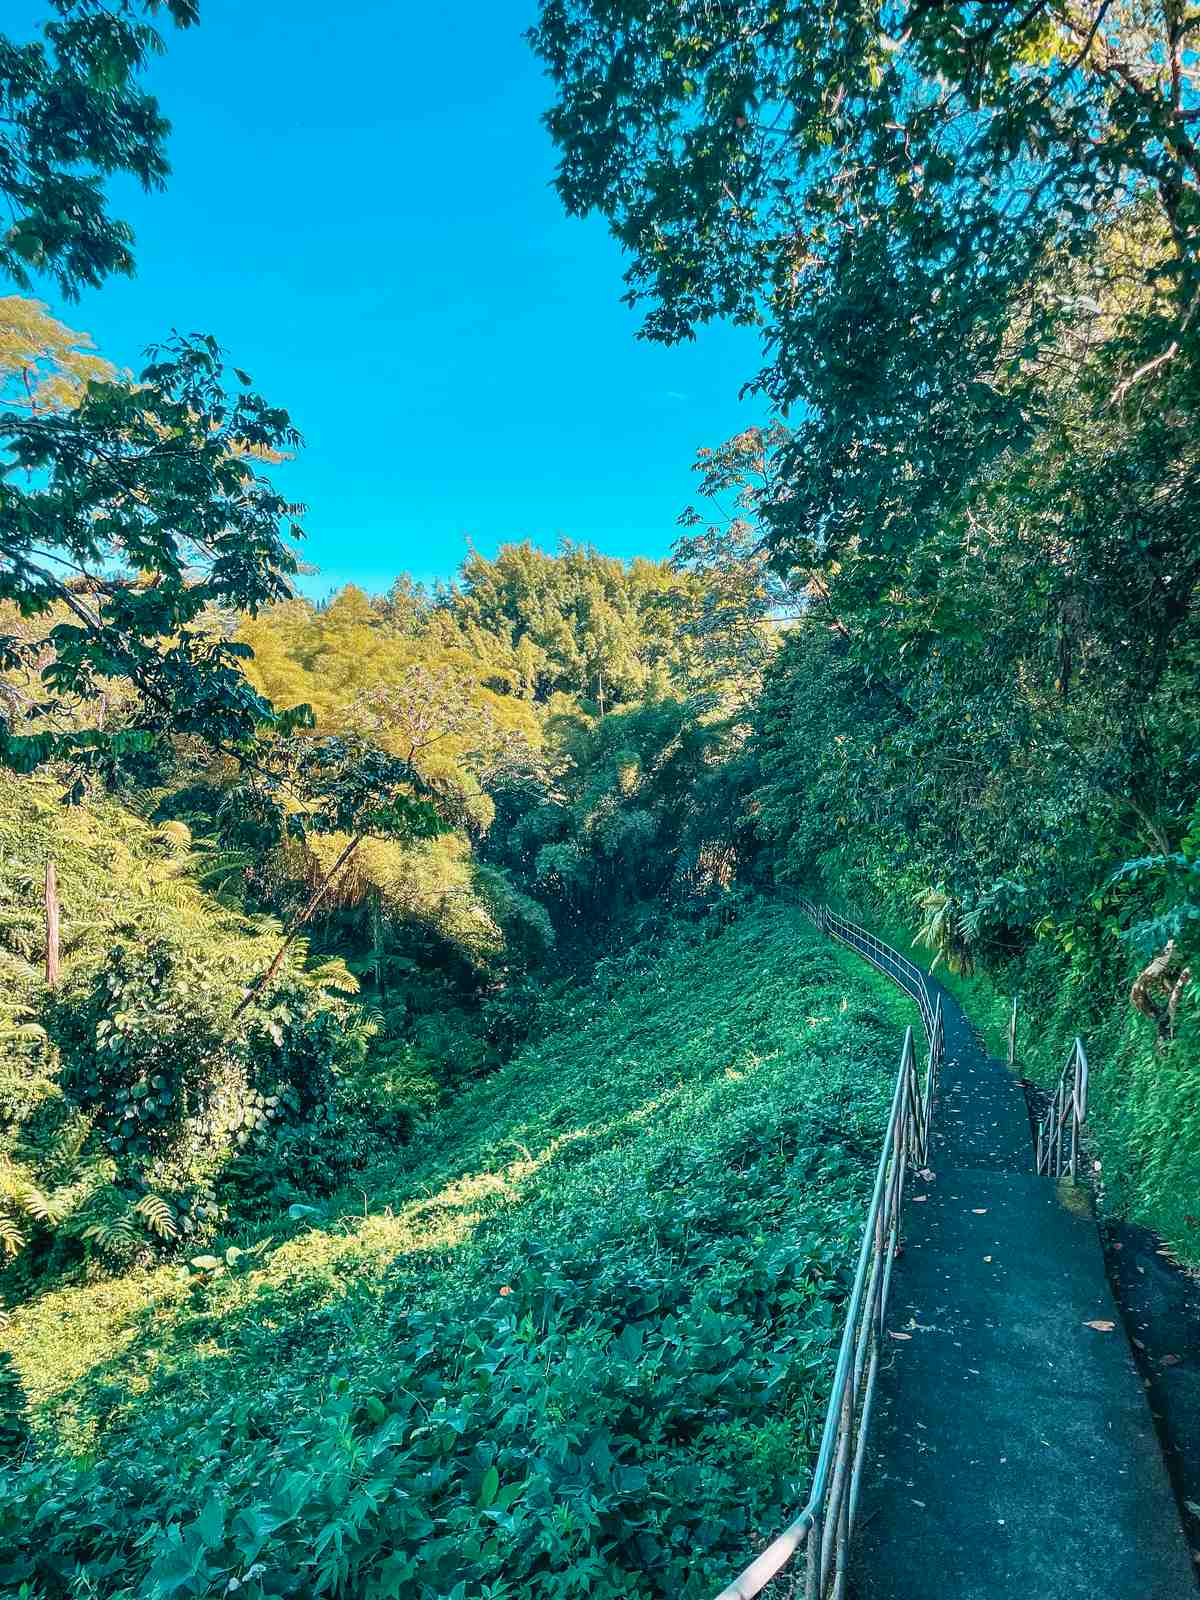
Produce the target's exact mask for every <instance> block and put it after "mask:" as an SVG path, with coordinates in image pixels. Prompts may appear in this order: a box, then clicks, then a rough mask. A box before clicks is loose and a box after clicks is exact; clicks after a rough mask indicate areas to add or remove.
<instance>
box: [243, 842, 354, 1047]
mask: <svg viewBox="0 0 1200 1600" xmlns="http://www.w3.org/2000/svg"><path fill="white" fill-rule="evenodd" d="M365 838H366V834H365V833H358V834H355V836H354V838H353V839H351V841H350V843H349V844H348V845H347V846H346V848H345V849H344V850H343V851H342V853H341V855H340V856H339V857H338V858H337V860H336V861H335V862H334V863H333V865H332V867H330V869H329V871H328V872H327V873H326V874H325V877H324V879H323V881H322V882H321V884H320V885H319V886H318V888H317V889H316V891H315V892H314V893H313V896H312V898H311V899H310V900H309V902H308V904H307V905H306V906H305V907H304V910H303V911H301V913H300V915H299V916H298V917H297V918H296V920H295V921H294V922H293V923H292V925H291V927H290V928H289V929H288V935H287V938H286V939H285V940H284V941H283V943H282V944H281V945H280V946H279V949H278V950H276V952H275V956H274V959H273V960H272V962H271V965H270V966H269V967H268V968H267V970H266V971H265V972H263V973H261V974H260V975H259V976H258V977H257V978H255V980H254V982H253V983H252V984H251V985H250V987H249V988H248V989H247V990H246V992H245V994H244V995H243V996H242V998H241V1000H240V1001H239V1002H238V1007H237V1010H236V1011H235V1012H234V1013H233V1021H234V1022H236V1021H237V1019H238V1018H239V1017H240V1016H241V1014H242V1012H243V1011H245V1009H246V1007H247V1006H248V1005H249V1004H250V1002H251V1001H252V1000H255V999H257V998H258V996H259V995H260V994H261V993H262V992H263V990H264V989H265V988H266V986H267V985H268V984H269V983H270V981H271V979H272V978H273V977H274V976H275V974H276V973H277V972H278V971H279V968H280V967H281V966H282V964H283V958H284V956H285V955H287V953H288V950H289V949H290V948H291V945H292V943H293V941H294V940H295V938H296V935H297V934H298V933H299V932H300V930H301V928H303V927H304V925H305V923H306V922H307V921H308V920H309V918H310V917H311V916H312V914H313V912H314V911H316V910H317V909H318V908H319V906H320V904H321V902H322V900H324V898H325V896H326V895H327V894H328V893H329V891H330V889H332V887H333V880H334V879H335V878H336V877H337V875H338V873H339V872H340V871H341V870H342V868H343V867H344V866H345V865H346V863H347V861H349V859H350V857H351V856H352V855H353V854H354V852H355V851H356V850H357V849H358V847H359V845H360V844H361V843H362V842H363V840H364V839H365Z"/></svg>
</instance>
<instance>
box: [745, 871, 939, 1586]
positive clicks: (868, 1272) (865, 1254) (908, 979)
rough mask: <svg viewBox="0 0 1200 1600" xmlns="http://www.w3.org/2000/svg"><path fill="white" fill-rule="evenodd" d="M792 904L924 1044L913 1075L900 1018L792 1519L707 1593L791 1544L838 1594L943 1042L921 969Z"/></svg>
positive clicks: (767, 1575)
mask: <svg viewBox="0 0 1200 1600" xmlns="http://www.w3.org/2000/svg"><path fill="white" fill-rule="evenodd" d="M800 908H801V910H802V911H803V912H804V913H805V915H806V916H808V917H809V918H811V920H812V921H813V922H814V923H815V924H816V926H817V928H818V929H819V930H820V931H821V932H823V933H826V934H828V935H829V936H830V937H831V938H834V939H837V940H838V941H839V942H840V943H842V944H845V945H848V946H849V947H850V948H851V949H853V950H856V951H857V952H858V953H859V954H860V955H862V956H863V957H864V958H865V959H866V960H868V961H870V962H871V964H872V966H875V967H877V968H878V969H879V971H880V972H882V973H884V974H885V975H886V976H887V977H889V978H891V979H892V981H893V982H894V983H896V984H898V985H899V986H900V988H902V989H903V990H904V991H905V992H906V993H907V994H909V995H911V996H912V998H913V999H914V1000H916V1002H917V1005H918V1008H919V1009H920V1012H921V1021H922V1023H923V1024H924V1026H925V1031H926V1035H927V1038H928V1041H929V1054H928V1058H927V1061H926V1067H925V1075H924V1083H923V1084H922V1082H921V1078H920V1074H919V1072H918V1069H917V1057H916V1051H915V1048H914V1046H913V1031H912V1029H911V1028H906V1029H905V1030H904V1043H903V1045H902V1047H901V1050H900V1068H899V1071H898V1072H897V1074H896V1086H895V1088H894V1090H893V1091H892V1105H891V1112H890V1114H889V1116H888V1124H887V1132H886V1133H885V1135H884V1139H883V1148H882V1150H881V1151H880V1155H879V1165H878V1168H877V1169H876V1173H875V1187H874V1189H873V1190H872V1193H871V1203H870V1205H869V1206H868V1208H867V1216H866V1221H865V1223H864V1226H863V1236H862V1244H861V1246H860V1248H859V1253H858V1270H857V1271H856V1273H855V1275H854V1287H853V1289H852V1290H851V1291H850V1302H849V1305H848V1306H847V1309H846V1324H845V1328H844V1329H843V1332H842V1341H841V1345H840V1346H839V1349H838V1358H837V1366H836V1367H835V1369H834V1374H833V1389H832V1392H831V1394H830V1397H829V1407H828V1410H827V1411H826V1413H825V1427H824V1429H823V1431H822V1434H821V1444H820V1448H819V1450H818V1452H817V1464H816V1468H815V1470H814V1472H813V1481H812V1489H811V1491H810V1493H809V1496H808V1500H807V1502H806V1504H805V1506H804V1509H803V1510H802V1511H801V1512H800V1515H799V1516H798V1517H797V1518H796V1520H795V1521H794V1522H793V1523H792V1524H791V1525H790V1526H789V1527H788V1528H786V1529H785V1530H784V1531H783V1533H781V1534H780V1535H779V1537H778V1538H777V1539H775V1540H773V1541H772V1543H771V1544H769V1545H768V1546H767V1548H766V1549H765V1550H764V1551H763V1552H762V1553H761V1555H758V1556H756V1557H755V1559H754V1560H753V1561H752V1562H751V1563H750V1565H749V1566H748V1567H746V1568H745V1569H744V1570H743V1571H742V1572H741V1573H739V1575H738V1576H737V1577H736V1578H735V1579H734V1581H733V1582H732V1583H731V1584H729V1586H728V1587H727V1588H725V1589H723V1590H722V1591H721V1593H720V1595H719V1596H718V1597H717V1600H751V1597H752V1596H754V1595H756V1594H759V1593H760V1592H761V1591H762V1590H763V1589H764V1588H765V1587H766V1585H767V1584H768V1583H770V1581H771V1579H772V1578H774V1577H775V1576H776V1575H777V1573H779V1572H780V1571H781V1570H782V1569H783V1567H784V1566H785V1565H786V1564H787V1562H788V1561H789V1560H790V1559H791V1558H792V1556H793V1555H794V1554H795V1553H796V1551H797V1550H798V1549H799V1548H800V1547H801V1545H804V1546H805V1547H806V1550H807V1558H808V1559H807V1570H806V1574H805V1583H804V1596H805V1600H827V1597H830V1600H843V1597H844V1596H845V1593H846V1581H847V1563H848V1559H849V1549H850V1540H851V1537H852V1535H853V1532H854V1524H855V1519H856V1515H857V1511H858V1500H859V1491H860V1489H861V1487H862V1473H863V1466H864V1463H865V1459H866V1443H867V1430H868V1427H869V1424H870V1420H871V1408H872V1406H873V1404H874V1400H875V1382H876V1378H877V1375H878V1371H879V1359H880V1353H881V1350H882V1346H883V1339H884V1335H885V1332H886V1330H885V1328H884V1317H885V1314H886V1311H887V1303H888V1294H889V1291H890V1289H891V1281H892V1264H893V1262H894V1261H895V1258H896V1253H897V1250H896V1247H897V1245H898V1243H899V1238H900V1212H901V1208H902V1206H903V1204H904V1185H905V1180H906V1178H907V1176H908V1172H909V1169H910V1168H911V1167H923V1166H924V1165H925V1161H926V1157H927V1154H928V1149H929V1127H930V1119H931V1114H932V1110H933V1101H934V1095H935V1093H936V1090H937V1074H938V1068H939V1066H940V1064H941V1059H942V1050H943V1044H944V1035H943V1028H942V1004H941V1000H940V998H939V999H938V1001H937V1003H936V1005H935V1006H933V1007H932V1008H931V1007H930V997H929V991H928V988H927V986H926V984H925V975H924V973H922V972H921V970H920V968H919V967H916V966H914V965H913V963H912V962H911V961H908V960H907V959H906V958H905V957H904V956H902V955H901V954H900V952H899V951H898V950H893V949H892V948H891V946H890V945H885V944H882V943H881V942H880V941H879V940H878V939H876V938H875V936H874V935H873V934H871V933H868V932H867V930H866V929H865V928H860V927H859V926H858V924H857V923H852V922H848V921H847V920H846V919H845V918H844V917H840V916H838V915H837V914H836V913H835V912H831V911H830V910H829V909H828V907H826V906H818V905H815V904H814V903H813V902H812V901H808V900H801V902H800Z"/></svg>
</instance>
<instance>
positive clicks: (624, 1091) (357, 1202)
mask: <svg viewBox="0 0 1200 1600" xmlns="http://www.w3.org/2000/svg"><path fill="white" fill-rule="evenodd" d="M902 1020H907V1003H906V1002H904V1001H903V1000H902V999H901V997H899V996H898V995H896V994H894V993H893V992H892V991H890V990H889V989H887V988H886V986H885V985H883V983H882V981H881V980H875V979H874V978H873V977H869V976H865V975H864V973H863V971H862V969H861V967H860V966H858V965H856V964H855V963H854V961H853V958H852V957H850V956H848V955H846V954H844V953H842V952H838V951H835V950H834V949H832V948H831V947H830V946H828V945H827V944H825V943H823V942H821V941H819V940H818V938H817V936H816V935H815V934H814V933H813V932H812V930H811V929H809V928H808V926H807V924H805V922H804V921H803V919H802V918H801V917H800V916H799V915H798V913H796V912H795V911H794V910H792V909H790V908H787V907H784V906H779V905H776V906H760V907H758V908H755V909H753V910H751V911H750V912H749V913H748V914H746V915H745V916H744V917H742V918H741V919H740V920H735V921H732V922H730V923H728V924H727V925H725V926H722V924H721V921H720V919H717V918H707V919H702V920H701V921H699V922H698V923H695V924H693V925H690V926H686V927H684V928H682V929H678V930H676V931H674V932H673V933H672V935H671V937H670V938H669V939H668V940H667V941H666V942H665V943H664V944H663V945H662V947H661V948H658V949H655V948H653V947H648V946H643V947H635V948H633V949H631V950H630V951H628V952H627V953H626V954H625V955H623V956H620V957H616V958H612V959H611V960H609V961H607V962H604V963H602V964H601V966H600V968H599V969H598V970H597V973H596V975H595V981H594V982H593V983H592V984H591V985H589V986H587V987H579V988H577V989H576V990H575V991H574V992H573V993H572V995H571V997H570V999H569V1001H567V1002H565V1003H564V1004H563V1005H562V1007H561V1015H560V1016H559V1018H558V1024H557V1026H555V1027H553V1028H552V1029H550V1030H549V1031H547V1032H546V1033H545V1034H544V1036H543V1037H542V1038H541V1039H540V1040H539V1041H538V1042H536V1043H534V1044H532V1045H530V1046H529V1047H527V1048H526V1049H525V1050H524V1051H523V1052H521V1053H519V1054H518V1055H517V1056H516V1057H514V1059H513V1060H512V1061H511V1062H510V1063H509V1064H508V1065H507V1066H506V1067H505V1068H504V1069H503V1070H502V1071H500V1072H499V1073H497V1074H494V1075H493V1076H491V1077H489V1078H487V1079H485V1080H484V1081H482V1082H481V1083H479V1084H477V1085H476V1086H475V1087H473V1088H471V1089H469V1090H468V1091H467V1092H465V1093H464V1094H462V1095H461V1096H460V1097H459V1098H457V1099H456V1100H455V1101H454V1102H453V1104H452V1105H450V1106H449V1107H447V1108H446V1109H445V1110H444V1111H443V1112H441V1113H439V1114H438V1115H436V1116H435V1117H433V1118H432V1119H431V1120H430V1121H429V1122H428V1123H427V1124H426V1125H425V1126H423V1127H422V1128H421V1129H420V1130H419V1131H418V1133H417V1136H416V1137H415V1138H414V1140H413V1142H412V1144H411V1145H410V1146H408V1147H407V1149H406V1150H405V1152H404V1153H403V1155H402V1156H399V1157H392V1158H391V1159H389V1160H387V1161H385V1162H381V1163H380V1164H379V1165H378V1166H376V1167H374V1168H368V1169H367V1170H365V1171H364V1172H363V1173H362V1174H361V1176H360V1177H359V1178H358V1179H357V1180H356V1182H355V1184H354V1186H353V1188H348V1189H346V1190H345V1191H344V1192H342V1193H340V1194H338V1195H335V1196H333V1197H332V1198H330V1199H329V1200H328V1201H326V1202H314V1203H313V1204H311V1205H305V1204H297V1205H294V1206H293V1207H292V1208H290V1212H289V1213H288V1214H282V1215H280V1216H277V1217H275V1218H273V1219H272V1221H271V1223H270V1225H269V1228H263V1229H258V1230H252V1229H244V1230H243V1231H242V1232H240V1233H239V1234H237V1235H236V1236H231V1237H229V1238H228V1239H222V1240H221V1241H219V1244H218V1245H217V1246H214V1250H213V1254H212V1256H211V1257H208V1258H207V1259H205V1260H204V1261H201V1262H198V1263H193V1264H192V1266H191V1267H189V1268H184V1269H182V1270H181V1269H179V1268H172V1267H160V1268H157V1269H154V1270H151V1271H141V1272H134V1273H131V1274H129V1275H127V1276H125V1277H124V1278H121V1279H119V1280H116V1281H113V1282H110V1283H109V1284H107V1285H81V1284H78V1285H72V1286H64V1287H60V1288H57V1289H50V1290H47V1292H45V1293H44V1294H43V1295H41V1296H40V1297H38V1298H36V1299H34V1300H32V1301H30V1302H29V1303H27V1304H25V1305H23V1306H21V1307H20V1308H19V1309H18V1310H17V1311H16V1312H15V1314H14V1315H13V1318H12V1321H11V1323H10V1326H9V1327H8V1329H7V1330H6V1331H5V1333H4V1335H3V1348H4V1352H5V1360H6V1363H7V1364H8V1368H9V1371H10V1372H11V1374H12V1375H13V1376H14V1378H15V1380H16V1382H17V1383H18V1384H19V1387H20V1392H21V1393H23V1395H24V1397H25V1404H24V1408H23V1409H22V1410H21V1411H20V1412H19V1413H17V1414H15V1415H12V1416H10V1417H9V1419H8V1431H9V1433H10V1435H13V1436H19V1437H20V1438H21V1439H22V1442H21V1443H20V1445H19V1446H18V1448H17V1450H16V1451H15V1453H14V1455H13V1457H12V1458H11V1461H10V1465H9V1467H8V1469H7V1471H6V1473H5V1475H4V1479H3V1487H2V1489H0V1548H2V1549H3V1550H4V1552H5V1555H4V1559H3V1563H2V1564H0V1575H2V1577H0V1581H2V1582H3V1584H4V1585H5V1587H6V1588H7V1589H9V1590H16V1589H17V1588H18V1587H19V1586H21V1585H27V1586H28V1588H27V1591H26V1592H28V1593H36V1594H39V1595H44V1596H46V1597H47V1600H49V1597H52V1596H59V1595H67V1594H75V1593H79V1592H82V1591H86V1592H88V1593H92V1594H96V1595H106V1596H114V1597H116V1596H132V1595H139V1596H147V1597H149V1596H169V1595H181V1596H182V1595H202V1594H216V1593H226V1592H230V1590H231V1586H234V1587H237V1588H238V1590H239V1592H240V1591H241V1590H246V1591H248V1592H250V1593H252V1594H255V1595H267V1594H271V1595H285V1594H286V1595H316V1594H335V1593H354V1594H362V1595H376V1594H378V1595H384V1594H394V1593H398V1592H403V1593H409V1594H413V1595H419V1596H427V1597H430V1600H432V1597H433V1596H435V1595H439V1596H442V1595H456V1596H460V1597H461V1596H465V1595H466V1594H473V1595H475V1594H480V1595H488V1596H495V1597H499V1596H505V1595H510V1594H518V1593H519V1594H529V1595H542V1594H544V1595H566V1594H573V1593H580V1594H582V1593H588V1594H594V1595H611V1596H616V1595H633V1594H636V1595H646V1596H651V1595H668V1594H670V1595H700V1594H703V1593H706V1592H708V1590H709V1589H711V1588H712V1586H713V1583H714V1581H715V1580H716V1579H717V1578H718V1577H719V1576H720V1575H721V1574H722V1573H723V1572H725V1571H727V1570H728V1568H729V1566H730V1565H731V1564H732V1563H735V1562H736V1561H738V1560H739V1559H740V1558H741V1557H742V1556H743V1555H744V1554H745V1552H746V1551H747V1550H748V1549H750V1548H751V1547H752V1545H753V1543H754V1541H755V1539H756V1538H757V1537H758V1536H759V1535H761V1534H763V1533H765V1532H768V1531H770V1530H773V1529H774V1528H775V1527H776V1526H777V1524H778V1523H779V1521H780V1519H781V1518H782V1517H783V1516H784V1515H785V1514H786V1513H787V1512H788V1511H789V1510H790V1509H791V1508H793V1507H794V1505H795V1503H796V1499H797V1496H799V1495H802V1492H803V1487H804V1480H805V1474H806V1471H807V1469H808V1467H809V1465H810V1462H811V1459H812V1451H813V1446H814V1441H815V1438H816V1435H817V1429H818V1426H819V1423H820V1420H821V1413H822V1403H823V1398H824V1394H825V1390H826V1384H827V1381H828V1378H829V1374H830V1365H831V1356H832V1341H833V1340H834V1338H835V1334H836V1330H837V1325H838V1320H839V1318H838V1314H839V1307H840V1305H841V1304H842V1301H843V1299H844V1296H845V1294H846V1292H847V1289H848V1280H849V1273H850V1270H851V1269H850V1263H851V1260H852V1253H853V1243H854V1241H855V1239H856V1236H857V1234H858V1232H859V1230H860V1227H861V1217H862V1208H863V1204H864V1199H865V1196H866V1193H867V1189H868V1186H869V1182H870V1178H871V1175H872V1169H873V1165H874V1161H875V1158H876V1153H877V1147H878V1141H879V1137H880V1133H881V1129H882V1125H883V1122H884V1120H885V1118H886V1110H887V1103H888V1099H889V1093H890V1084H891V1080H892V1077H893V1074H894V1068H895V1064H896V1058H897V1053H898V1047H899V1042H900V1031H901V1022H902Z"/></svg>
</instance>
